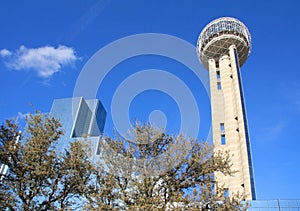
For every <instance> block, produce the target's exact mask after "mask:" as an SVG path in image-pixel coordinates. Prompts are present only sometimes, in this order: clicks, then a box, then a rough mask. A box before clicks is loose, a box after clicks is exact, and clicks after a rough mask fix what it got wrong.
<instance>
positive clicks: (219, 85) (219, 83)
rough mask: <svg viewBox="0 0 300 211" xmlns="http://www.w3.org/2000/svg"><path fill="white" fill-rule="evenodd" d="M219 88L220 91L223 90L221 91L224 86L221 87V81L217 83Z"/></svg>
mask: <svg viewBox="0 0 300 211" xmlns="http://www.w3.org/2000/svg"><path fill="white" fill-rule="evenodd" d="M217 87H218V90H221V89H222V86H221V82H220V81H218V82H217Z"/></svg>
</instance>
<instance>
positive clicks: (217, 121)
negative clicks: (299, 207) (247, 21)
mask: <svg viewBox="0 0 300 211" xmlns="http://www.w3.org/2000/svg"><path fill="white" fill-rule="evenodd" d="M250 51H251V36H250V33H249V31H248V29H247V27H246V26H245V25H244V24H243V23H242V22H240V21H239V20H237V19H235V18H231V17H222V18H218V19H216V20H214V21H212V22H210V23H209V24H208V25H207V26H206V27H205V28H204V29H203V30H202V32H201V34H200V36H199V39H198V43H197V53H198V56H199V59H200V61H201V62H202V64H203V65H204V66H205V67H206V69H207V70H208V71H209V79H210V98H211V112H212V134H213V143H214V150H215V151H218V150H222V151H223V150H229V151H230V153H231V154H233V157H232V163H233V166H232V169H233V170H236V171H237V173H235V174H234V175H233V176H224V175H223V174H221V173H219V172H216V173H215V180H216V181H217V182H219V183H221V184H224V185H225V188H227V189H228V191H229V194H230V195H231V194H232V193H237V192H239V193H244V194H245V195H246V199H249V200H254V199H255V198H256V196H255V185H254V175H253V166H252V158H251V147H250V140H249V133H248V126H247V116H246V108H245V102H244V96H243V87H242V78H241V73H240V67H241V66H242V65H243V64H244V63H245V61H246V59H247V57H248V55H249V53H250Z"/></svg>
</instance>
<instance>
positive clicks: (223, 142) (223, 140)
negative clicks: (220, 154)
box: [221, 134, 226, 145]
mask: <svg viewBox="0 0 300 211" xmlns="http://www.w3.org/2000/svg"><path fill="white" fill-rule="evenodd" d="M221 144H222V145H225V144H226V138H225V134H222V135H221Z"/></svg>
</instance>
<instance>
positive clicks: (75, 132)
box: [49, 97, 106, 152]
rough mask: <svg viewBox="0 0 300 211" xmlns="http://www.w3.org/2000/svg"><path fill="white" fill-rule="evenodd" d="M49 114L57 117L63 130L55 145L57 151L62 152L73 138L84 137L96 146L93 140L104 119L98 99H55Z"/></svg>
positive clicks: (97, 134) (103, 111) (97, 136)
mask: <svg viewBox="0 0 300 211" xmlns="http://www.w3.org/2000/svg"><path fill="white" fill-rule="evenodd" d="M49 115H50V116H53V117H55V118H58V119H59V121H60V123H61V124H62V129H63V131H64V135H63V136H62V137H61V138H60V140H59V141H58V145H57V150H58V151H59V152H64V149H66V148H67V147H68V146H69V143H70V142H72V141H74V140H75V139H84V138H85V137H89V140H93V141H92V142H93V143H90V144H91V147H92V148H93V149H94V148H96V145H97V143H95V142H98V141H99V139H100V137H101V135H102V133H103V130H104V125H105V119H106V111H105V109H104V107H103V105H102V103H101V102H100V101H99V100H97V99H92V100H85V99H84V98H82V97H76V98H66V99H55V100H54V101H53V104H52V108H51V110H50V112H49ZM92 151H93V150H92Z"/></svg>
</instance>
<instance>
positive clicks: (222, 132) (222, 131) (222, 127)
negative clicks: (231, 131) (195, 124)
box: [220, 123, 225, 134]
mask: <svg viewBox="0 0 300 211" xmlns="http://www.w3.org/2000/svg"><path fill="white" fill-rule="evenodd" d="M220 131H221V134H224V133H225V127H224V123H220Z"/></svg>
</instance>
